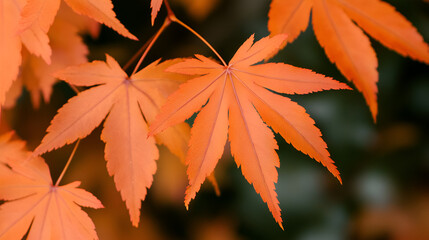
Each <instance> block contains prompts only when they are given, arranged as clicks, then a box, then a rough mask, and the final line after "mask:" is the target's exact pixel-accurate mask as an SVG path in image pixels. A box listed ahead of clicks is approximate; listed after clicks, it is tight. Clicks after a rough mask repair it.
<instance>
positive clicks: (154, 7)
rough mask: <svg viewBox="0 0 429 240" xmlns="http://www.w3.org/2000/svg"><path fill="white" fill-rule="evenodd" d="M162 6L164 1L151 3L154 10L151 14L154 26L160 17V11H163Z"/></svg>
mask: <svg viewBox="0 0 429 240" xmlns="http://www.w3.org/2000/svg"><path fill="white" fill-rule="evenodd" d="M161 5H162V0H152V1H151V2H150V8H152V12H151V16H152V19H151V22H152V25H153V24H154V23H155V18H156V16H157V15H158V12H159V9H161Z"/></svg>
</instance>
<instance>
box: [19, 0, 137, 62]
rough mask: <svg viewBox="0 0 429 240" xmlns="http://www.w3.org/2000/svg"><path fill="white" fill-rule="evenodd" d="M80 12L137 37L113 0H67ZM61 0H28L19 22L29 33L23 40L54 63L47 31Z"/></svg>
mask: <svg viewBox="0 0 429 240" xmlns="http://www.w3.org/2000/svg"><path fill="white" fill-rule="evenodd" d="M65 2H66V3H67V4H68V5H69V6H70V7H71V8H72V9H73V10H74V11H75V12H76V13H79V14H82V15H86V16H88V17H91V18H93V19H94V20H96V21H98V22H99V23H103V24H105V25H106V26H108V27H110V28H112V29H114V30H115V31H117V32H118V33H119V34H121V35H123V36H125V37H128V38H130V39H134V40H136V39H137V38H136V37H135V36H134V35H132V34H131V33H130V32H129V31H128V30H127V29H126V28H125V27H124V26H123V25H122V24H121V23H120V22H119V20H118V19H117V18H116V14H115V12H114V11H113V4H112V2H111V0H65ZM60 3H61V0H49V1H47V0H28V1H27V3H26V5H25V6H24V8H23V9H22V13H21V15H22V18H21V21H20V23H19V29H20V31H21V32H22V33H21V35H26V36H27V37H26V38H25V40H23V43H24V44H25V46H26V47H27V49H28V50H29V51H30V52H31V53H32V54H34V55H36V56H41V57H42V58H43V59H44V60H45V61H46V62H47V63H50V56H51V49H50V47H49V38H48V36H47V33H48V31H49V28H50V27H51V25H52V23H53V21H54V19H55V15H56V14H57V11H58V9H59V7H60Z"/></svg>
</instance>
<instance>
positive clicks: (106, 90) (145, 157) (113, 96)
mask: <svg viewBox="0 0 429 240" xmlns="http://www.w3.org/2000/svg"><path fill="white" fill-rule="evenodd" d="M106 58H107V63H106V62H102V61H94V62H92V63H86V64H82V65H79V66H76V67H69V68H66V69H64V70H62V71H60V72H58V73H57V77H58V78H60V79H63V80H65V81H67V82H68V83H70V84H73V85H77V86H85V87H88V86H94V85H97V86H95V87H93V88H90V89H88V90H86V91H83V92H81V93H79V94H78V95H77V96H75V97H73V98H71V99H70V100H69V101H68V103H66V104H65V105H64V106H63V107H62V108H61V109H60V110H59V111H58V114H57V115H56V116H55V117H54V119H53V120H52V122H51V125H50V126H49V128H48V130H47V132H48V133H47V134H46V136H45V137H44V138H43V140H42V143H41V144H40V145H39V146H38V147H37V148H36V149H35V151H34V153H35V154H42V153H44V152H47V151H50V150H52V149H55V148H59V147H61V146H63V145H65V144H68V143H72V142H74V141H75V140H77V139H78V138H84V137H86V136H87V135H88V134H89V133H91V132H92V130H93V129H94V128H95V127H97V126H98V125H99V124H100V123H101V121H102V120H103V119H104V118H105V117H106V115H107V114H109V116H108V117H107V119H106V121H105V123H104V129H103V132H102V134H101V139H102V140H103V141H104V142H106V148H105V158H106V160H107V169H108V171H109V174H110V175H114V180H115V183H116V188H117V189H118V190H119V191H120V192H121V196H122V199H123V200H124V201H125V203H126V206H127V208H128V209H129V211H130V216H131V222H132V223H133V225H134V226H137V225H138V222H139V219H140V218H139V217H140V206H141V201H142V200H144V198H145V196H146V189H147V188H149V187H150V186H151V184H152V180H153V174H154V173H155V171H156V163H155V160H156V159H158V149H157V147H156V144H155V138H153V137H149V138H147V123H151V122H152V121H153V119H154V118H155V115H156V114H157V113H158V109H159V108H160V106H161V105H162V104H163V103H164V101H165V99H166V98H167V96H168V95H169V94H170V93H171V92H173V91H174V90H175V89H176V88H177V87H178V86H179V84H180V83H182V82H183V81H185V80H186V79H187V78H188V77H187V76H184V75H182V74H176V73H166V72H164V69H165V68H167V67H169V66H171V65H172V64H175V63H178V62H179V61H180V60H179V59H178V60H173V61H165V62H163V63H159V61H156V62H154V63H152V64H150V65H149V66H147V67H146V68H144V69H142V70H141V71H139V72H138V73H136V74H134V75H132V76H131V77H128V76H127V74H126V73H125V72H124V71H123V70H122V69H121V67H120V66H119V64H118V63H117V62H116V61H115V60H114V59H113V58H112V57H110V56H108V55H107V57H106ZM109 112H110V113H109ZM142 113H143V115H142ZM143 116H144V117H143ZM188 138H189V126H188V125H187V124H185V123H184V124H181V125H179V126H177V127H176V128H174V129H170V131H169V132H165V133H163V134H160V135H158V136H157V140H158V142H159V143H161V144H164V145H166V146H167V147H168V148H169V150H170V151H171V152H172V153H174V154H175V155H177V156H178V157H180V158H184V156H185V152H186V150H187V142H188Z"/></svg>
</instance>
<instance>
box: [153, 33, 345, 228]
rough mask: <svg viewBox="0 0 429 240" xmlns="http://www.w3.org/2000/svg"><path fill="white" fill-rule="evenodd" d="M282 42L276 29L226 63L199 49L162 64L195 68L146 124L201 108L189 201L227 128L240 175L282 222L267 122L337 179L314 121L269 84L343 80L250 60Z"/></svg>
mask: <svg viewBox="0 0 429 240" xmlns="http://www.w3.org/2000/svg"><path fill="white" fill-rule="evenodd" d="M284 41H285V36H284V35H279V36H275V37H273V38H271V39H269V38H268V37H267V38H263V39H261V40H260V41H258V42H256V43H255V44H253V36H252V37H250V38H249V39H248V40H247V41H246V42H245V43H244V44H243V45H242V46H241V47H240V48H239V49H238V51H237V52H236V54H235V55H234V57H233V58H232V59H231V61H230V63H229V64H228V65H227V66H226V65H225V66H224V65H221V64H219V63H217V62H215V61H213V60H211V59H209V58H206V57H204V56H201V55H196V59H189V60H186V61H184V62H181V63H178V64H175V65H173V66H171V67H169V68H168V69H167V70H168V71H171V72H177V73H183V74H198V75H200V76H199V77H196V78H194V79H192V80H190V81H188V82H186V83H184V84H182V85H181V86H180V88H179V90H177V91H176V92H175V93H173V94H172V95H171V96H170V97H169V98H168V100H167V103H166V104H165V105H164V106H163V107H162V108H161V111H160V113H159V115H158V116H157V118H156V120H155V121H154V122H153V123H152V124H151V126H150V134H157V133H159V132H161V131H162V130H164V129H166V128H167V127H169V126H172V125H174V124H177V123H180V122H182V121H184V120H185V119H187V118H189V117H190V116H192V114H193V113H194V112H197V111H199V110H200V109H201V112H200V113H199V114H198V116H197V117H196V119H195V122H194V125H193V127H192V130H191V139H190V142H189V151H188V153H187V156H186V164H187V165H188V170H187V173H188V178H189V186H188V188H187V190H186V197H185V204H186V206H187V205H188V204H189V202H190V201H191V200H192V199H193V198H194V197H195V194H196V193H197V192H198V190H199V189H200V186H201V184H202V183H203V182H204V180H205V179H206V177H207V176H209V175H210V174H211V173H212V172H213V170H214V168H215V166H216V164H217V161H218V159H219V158H220V157H221V155H222V153H223V151H224V145H225V143H226V140H227V138H228V137H227V135H228V133H229V141H230V143H231V152H232V155H233V156H234V158H235V161H236V163H237V165H238V166H241V168H242V172H243V175H244V176H245V178H246V179H247V180H248V181H249V182H250V183H252V184H253V186H254V188H255V190H256V192H258V193H259V194H260V195H261V197H262V199H263V200H264V202H266V203H267V204H268V207H269V209H270V211H271V213H272V214H273V216H274V218H275V220H276V221H277V222H278V223H279V224H280V225H281V223H282V219H281V216H280V208H279V206H278V204H279V203H278V200H277V194H276V192H275V186H274V184H275V182H277V170H276V167H279V159H278V156H277V154H276V151H275V150H276V149H277V148H278V147H277V143H276V141H275V139H274V135H273V133H272V132H271V130H270V129H269V128H268V126H266V125H265V124H264V122H265V123H266V124H267V125H269V126H271V127H272V128H273V130H274V131H276V132H278V133H280V134H281V135H282V137H283V138H284V139H285V140H286V141H287V142H289V143H291V144H292V145H293V146H294V147H295V148H297V149H298V150H300V151H302V152H304V153H306V154H308V155H309V156H310V157H312V158H314V159H315V160H317V161H319V162H321V163H322V164H323V165H324V166H326V167H327V168H328V170H329V171H330V172H331V173H332V174H333V175H334V176H335V177H337V178H338V179H339V180H340V181H341V179H340V176H339V173H338V171H337V169H336V167H335V166H334V163H333V161H332V159H331V158H330V157H329V153H328V151H327V150H326V144H325V142H324V141H323V140H322V138H321V133H320V131H319V129H317V128H316V127H315V126H314V121H313V120H312V119H311V118H310V117H309V116H308V114H307V113H305V110H304V109H303V108H302V107H300V106H299V105H297V104H296V103H294V102H292V101H291V100H289V98H287V97H282V96H280V95H278V94H276V93H273V92H272V91H275V92H278V93H286V94H306V93H310V92H314V91H321V90H328V89H346V88H348V87H347V86H346V85H345V84H342V83H339V82H337V81H335V80H332V79H331V78H328V77H324V76H323V75H320V74H316V73H314V72H312V71H310V70H307V69H301V68H297V67H293V66H290V65H287V64H282V63H267V64H260V65H253V64H255V63H258V62H259V61H261V60H263V59H264V58H265V57H266V56H267V55H269V54H271V53H272V52H273V51H276V50H277V49H278V48H279V47H280V45H281V44H282V43H283V42H284ZM252 44H253V45H252ZM207 101H208V102H207ZM203 105H205V106H204V107H202V106H203ZM261 118H262V119H261ZM228 126H229V129H228Z"/></svg>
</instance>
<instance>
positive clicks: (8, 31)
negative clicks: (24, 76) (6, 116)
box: [0, 0, 21, 106]
mask: <svg viewBox="0 0 429 240" xmlns="http://www.w3.org/2000/svg"><path fill="white" fill-rule="evenodd" d="M19 18H20V10H19V9H18V8H17V6H16V4H15V2H14V1H13V0H0V23H1V24H0V80H1V84H0V106H1V105H3V103H4V101H5V98H6V92H7V91H8V89H9V88H10V86H11V85H12V83H13V81H14V80H15V79H16V76H17V75H18V72H19V65H20V64H21V39H20V37H19V35H17V34H16V31H17V29H18V22H19ZM3 23H7V24H3Z"/></svg>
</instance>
